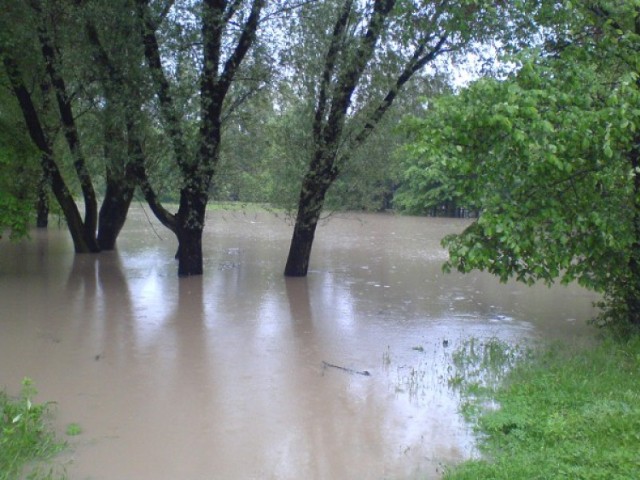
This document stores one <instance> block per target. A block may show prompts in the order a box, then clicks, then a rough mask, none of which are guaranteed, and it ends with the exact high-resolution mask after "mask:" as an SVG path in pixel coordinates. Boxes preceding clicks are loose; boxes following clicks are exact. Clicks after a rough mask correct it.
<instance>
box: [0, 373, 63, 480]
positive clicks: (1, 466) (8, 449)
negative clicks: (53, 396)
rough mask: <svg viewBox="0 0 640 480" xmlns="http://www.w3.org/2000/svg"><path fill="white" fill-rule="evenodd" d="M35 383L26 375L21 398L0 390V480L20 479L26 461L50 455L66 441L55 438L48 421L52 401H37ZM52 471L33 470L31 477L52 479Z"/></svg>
mask: <svg viewBox="0 0 640 480" xmlns="http://www.w3.org/2000/svg"><path fill="white" fill-rule="evenodd" d="M36 393H37V392H36V389H35V387H34V386H33V382H32V381H31V380H30V379H28V378H25V379H24V380H23V382H22V391H21V393H20V396H19V397H18V398H11V397H9V396H8V395H7V394H6V393H5V392H0V480H14V479H16V478H20V475H21V474H22V473H23V471H24V469H25V466H26V465H27V464H30V465H32V464H33V462H39V461H42V460H47V459H49V458H51V457H52V456H53V455H54V454H56V453H58V452H59V451H60V450H61V449H62V448H63V447H64V443H62V442H59V441H57V440H56V438H55V435H54V434H53V431H52V430H51V429H50V428H49V425H48V423H47V416H48V414H49V412H50V406H51V404H50V403H44V404H35V403H33V398H34V396H35V395H36ZM54 475H55V474H54V473H53V470H49V471H48V472H47V473H43V472H42V471H41V470H40V469H37V468H36V469H34V470H32V471H31V473H30V474H29V475H28V478H29V479H33V480H36V479H37V480H40V479H53V478H59V477H55V476H54Z"/></svg>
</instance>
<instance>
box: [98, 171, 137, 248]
mask: <svg viewBox="0 0 640 480" xmlns="http://www.w3.org/2000/svg"><path fill="white" fill-rule="evenodd" d="M123 180H125V179H122V178H120V177H117V178H113V177H110V176H109V175H107V188H106V191H105V196H104V200H103V201H102V206H101V207H100V214H99V217H98V224H99V229H98V245H99V246H100V248H101V249H102V250H113V249H115V247H116V240H117V238H118V235H119V234H120V231H121V230H122V227H123V226H124V222H125V221H126V219H127V213H128V212H129V206H130V205H131V200H133V191H134V187H133V186H131V185H129V184H128V183H129V180H128V179H126V180H125V181H124V183H123Z"/></svg>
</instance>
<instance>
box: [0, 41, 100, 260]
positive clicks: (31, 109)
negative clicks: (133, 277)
mask: <svg viewBox="0 0 640 480" xmlns="http://www.w3.org/2000/svg"><path fill="white" fill-rule="evenodd" d="M0 53H4V54H5V55H4V58H3V63H4V66H5V69H6V71H7V75H8V77H9V81H10V83H11V88H12V90H13V92H14V94H15V96H16V98H17V100H18V103H19V105H20V110H21V111H22V116H23V118H24V121H25V124H26V125H27V130H28V131H29V136H30V137H31V140H33V143H34V144H35V145H36V146H37V147H38V149H39V150H40V153H41V155H40V163H41V165H42V170H43V175H44V176H45V177H47V178H49V179H50V180H51V190H52V191H53V194H54V196H55V197H56V200H57V201H58V204H59V205H60V208H61V209H62V213H63V215H64V217H65V220H66V221H67V228H68V229H69V233H70V234H71V238H72V240H73V246H74V249H75V252H76V253H89V252H98V251H99V250H100V249H99V248H98V244H97V242H96V240H95V237H94V236H91V235H87V230H86V228H85V225H84V223H83V221H82V217H81V216H80V212H78V207H77V205H76V203H75V202H74V200H73V196H72V195H71V192H70V191H69V189H68V188H67V185H66V183H65V181H64V179H63V177H62V174H61V173H60V170H59V169H58V165H57V164H56V162H55V161H54V159H53V151H52V148H51V141H50V140H49V138H48V137H47V135H46V134H45V132H44V129H43V128H42V123H41V122H40V117H39V116H38V112H37V111H36V108H35V106H34V104H33V100H32V99H31V94H30V93H29V90H28V89H27V87H26V86H25V84H24V81H23V79H22V75H21V73H20V70H19V68H18V63H17V62H16V60H15V58H13V57H10V56H9V55H8V54H6V52H0Z"/></svg>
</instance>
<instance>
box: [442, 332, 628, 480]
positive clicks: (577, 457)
mask: <svg viewBox="0 0 640 480" xmlns="http://www.w3.org/2000/svg"><path fill="white" fill-rule="evenodd" d="M460 356H461V359H463V364H464V358H467V357H466V356H465V353H464V352H462V353H461V354H460ZM454 379H455V383H456V384H457V386H458V387H459V388H460V391H461V393H462V395H463V398H465V402H466V403H465V404H464V406H463V411H465V413H467V414H468V418H470V419H471V420H472V421H474V422H475V424H476V427H477V429H478V432H479V433H480V439H479V441H480V447H481V450H482V452H483V453H484V456H483V458H482V459H478V460H471V461H468V462H465V463H463V464H461V465H458V466H457V467H453V468H451V469H449V471H448V472H447V473H446V474H445V477H444V478H445V479H447V480H470V479H474V480H476V479H509V480H514V479H515V480H517V479H527V480H529V479H564V478H566V479H594V480H595V479H603V480H604V479H607V480H609V479H637V478H640V338H633V339H631V340H629V341H627V342H626V343H619V342H615V341H613V340H607V341H603V342H602V343H601V344H600V345H598V346H597V347H592V348H588V349H587V348H577V347H576V348H572V347H567V346H561V345H556V346H554V347H549V348H546V349H541V350H540V351H536V352H534V353H532V354H531V355H527V356H522V357H521V358H520V359H518V360H517V361H516V362H515V365H514V366H513V368H512V369H511V370H509V371H508V373H506V374H505V378H504V379H503V380H502V381H501V382H499V383H498V384H496V386H494V387H491V386H485V387H483V386H482V385H480V384H479V383H478V381H477V379H475V378H473V376H472V377H471V379H470V381H468V380H467V378H466V377H465V376H464V374H460V375H459V376H457V377H454ZM487 399H493V400H494V401H495V403H494V404H493V408H486V405H488V403H487Z"/></svg>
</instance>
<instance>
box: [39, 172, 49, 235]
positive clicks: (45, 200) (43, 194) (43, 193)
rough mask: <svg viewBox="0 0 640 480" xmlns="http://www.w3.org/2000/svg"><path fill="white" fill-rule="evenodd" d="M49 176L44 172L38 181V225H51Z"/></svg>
mask: <svg viewBox="0 0 640 480" xmlns="http://www.w3.org/2000/svg"><path fill="white" fill-rule="evenodd" d="M49 183H50V180H49V176H48V175H46V174H45V172H44V171H43V172H42V175H41V176H40V181H39V182H38V200H37V202H36V227H37V228H47V227H48V226H49Z"/></svg>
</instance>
